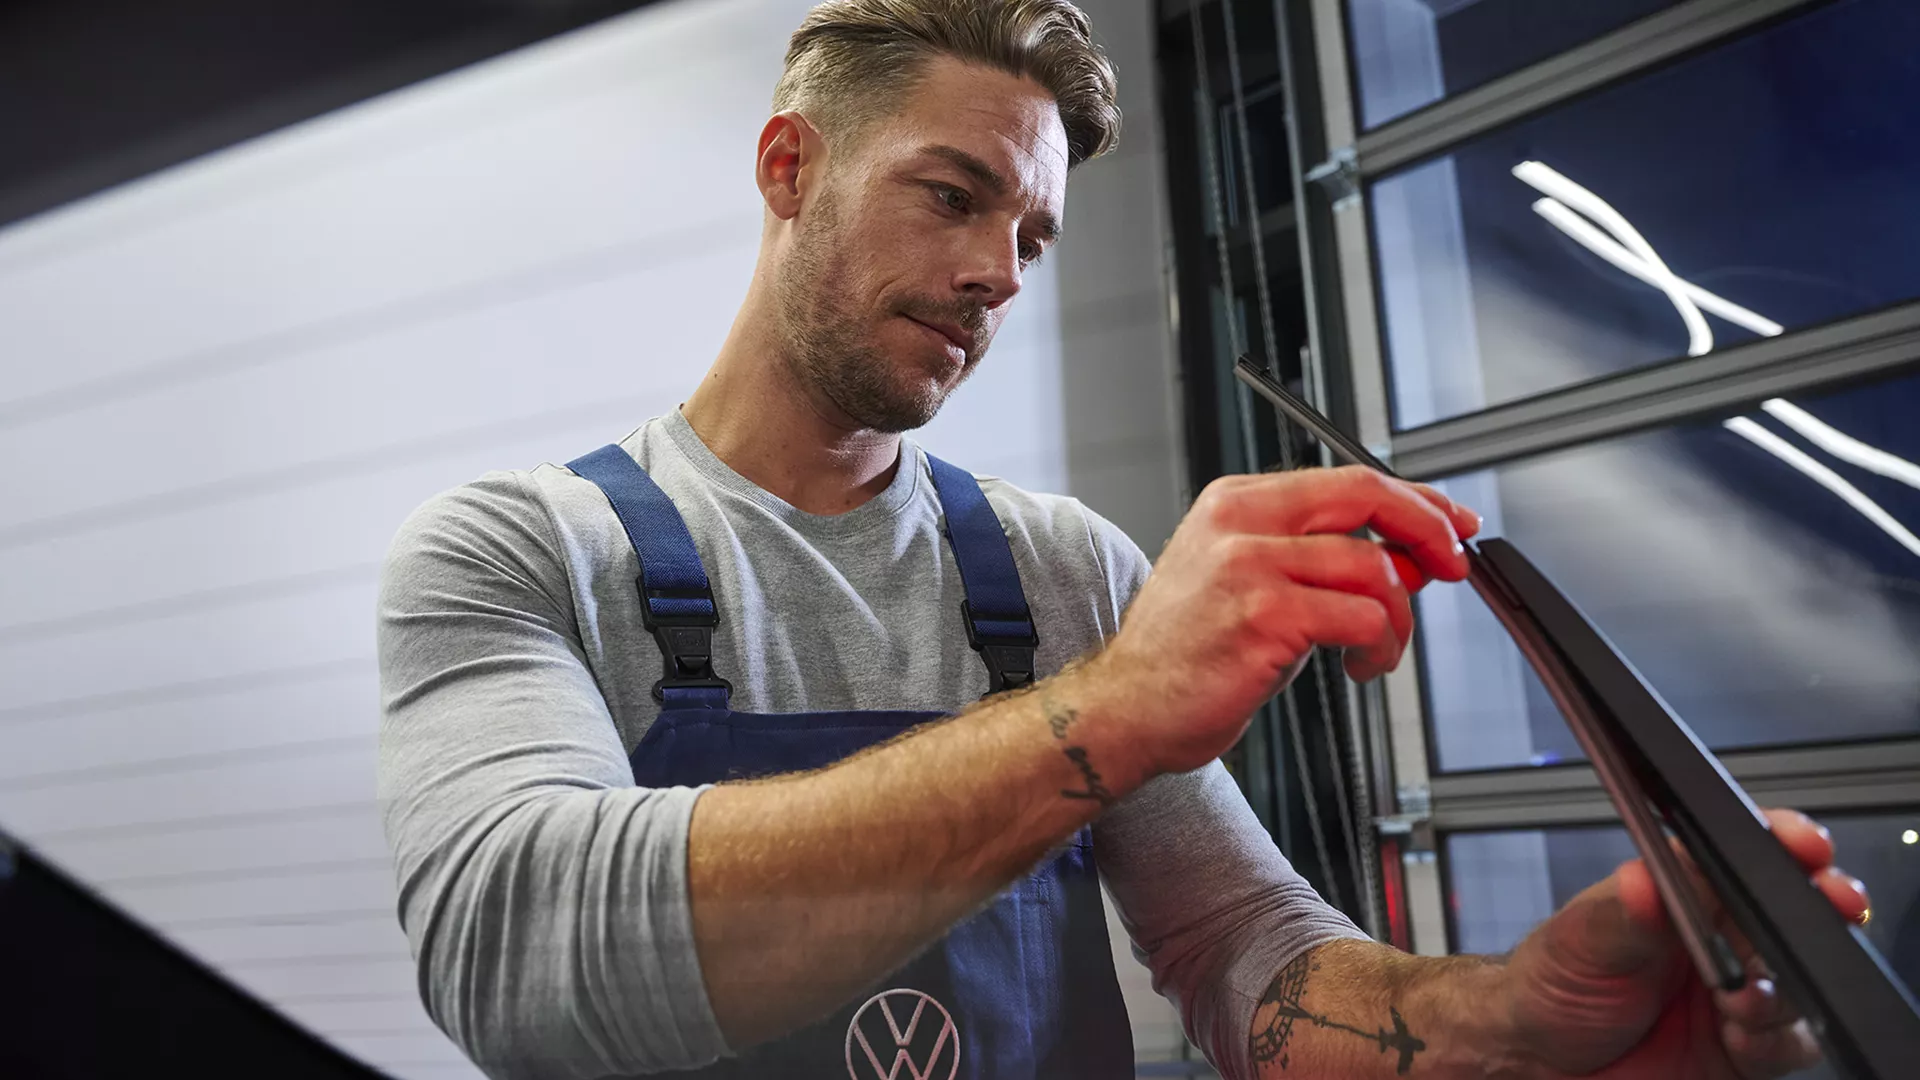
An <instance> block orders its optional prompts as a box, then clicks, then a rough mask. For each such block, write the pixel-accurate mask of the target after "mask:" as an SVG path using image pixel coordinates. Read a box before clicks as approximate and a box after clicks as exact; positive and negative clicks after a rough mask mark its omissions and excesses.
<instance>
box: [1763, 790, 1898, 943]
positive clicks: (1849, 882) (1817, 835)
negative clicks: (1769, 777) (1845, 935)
mask: <svg viewBox="0 0 1920 1080" xmlns="http://www.w3.org/2000/svg"><path fill="white" fill-rule="evenodd" d="M1766 814H1767V824H1768V825H1769V826H1771V827H1772V828H1773V835H1774V836H1776V837H1778V838H1779V840H1780V843H1781V845H1782V846H1783V847H1785V848H1786V849H1787V850H1788V851H1789V852H1791V853H1792V854H1793V857H1794V859H1795V860H1796V861H1798V862H1799V863H1800V866H1801V868H1802V869H1804V870H1806V871H1807V873H1808V874H1809V875H1811V876H1812V878H1813V883H1814V885H1815V886H1816V887H1817V888H1819V890H1820V891H1821V892H1822V893H1824V894H1825V895H1826V897H1827V901H1828V902H1829V903H1831V904H1832V905H1833V906H1834V908H1835V910H1837V911H1839V912H1840V915H1841V917H1843V918H1845V919H1846V920H1847V921H1849V922H1854V923H1862V924H1864V923H1865V922H1866V920H1867V913H1868V911H1869V910H1870V909H1871V904H1872V900H1871V898H1870V897H1869V896H1868V895H1867V886H1866V884H1865V883H1864V882H1862V881H1861V880H1860V879H1859V878H1856V877H1854V876H1853V875H1851V874H1848V873H1846V872H1844V871H1842V870H1839V869H1837V868H1835V867H1834V865H1833V855H1834V850H1833V834H1831V833H1829V832H1828V831H1827V829H1826V827H1825V826H1824V825H1821V824H1820V823H1819V822H1817V821H1815V820H1813V819H1812V818H1810V817H1808V816H1807V815H1805V814H1803V813H1801V812H1800V811H1798V810H1785V809H1770V810H1768V811H1767V812H1766Z"/></svg>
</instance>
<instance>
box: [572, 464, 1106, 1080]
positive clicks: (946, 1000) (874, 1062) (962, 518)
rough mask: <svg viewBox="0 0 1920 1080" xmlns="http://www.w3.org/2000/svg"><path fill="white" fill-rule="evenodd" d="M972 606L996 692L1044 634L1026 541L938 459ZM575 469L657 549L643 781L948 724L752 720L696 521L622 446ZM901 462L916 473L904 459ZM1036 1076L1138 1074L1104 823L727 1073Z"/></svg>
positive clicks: (712, 1072) (720, 773)
mask: <svg viewBox="0 0 1920 1080" xmlns="http://www.w3.org/2000/svg"><path fill="white" fill-rule="evenodd" d="M928 461H929V462H930V463H931V464H932V467H933V481H934V491H935V493H936V494H937V495H938V497H939V500H940V504H941V506H942V508H943V509H944V511H945V517H946V534H947V541H948V545H949V546H950V548H951V549H952V551H953V558H954V562H955V563H956V564H957V565H958V567H959V571H960V578H961V583H962V585H963V586H964V588H965V591H966V601H965V602H964V603H963V604H962V605H961V609H960V617H961V620H962V623H963V624H964V625H965V627H966V633H967V641H968V644H970V645H971V646H972V647H973V648H974V649H976V650H977V651H979V653H980V655H981V658H982V660H983V661H984V662H985V663H986V665H987V670H988V675H989V686H990V688H989V691H988V692H989V693H994V692H997V691H1001V690H1007V689H1012V688H1015V687H1019V686H1024V685H1026V684H1028V683H1030V682H1032V680H1033V678H1034V670H1033V668H1034V663H1033V657H1034V648H1035V646H1036V645H1037V644H1038V641H1039V638H1038V636H1037V634H1036V632H1035V628H1034V624H1033V619H1032V616H1031V614H1030V613H1029V611H1028V609H1027V601H1026V594H1025V593H1024V592H1023V591H1022V590H1021V588H1020V575H1019V572H1018V571H1017V570H1016V569H1015V568H1014V564H1013V552H1012V549H1011V548H1010V547H1009V546H1008V544H1007V538H1006V535H1005V533H1003V532H1002V531H1001V528H1000V521H999V519H998V518H997V517H995V516H994V513H993V509H992V507H990V506H989V505H988V504H987V499H986V496H985V495H984V494H983V493H982V492H981V490H980V485H979V483H978V482H977V481H976V480H974V478H973V476H972V475H971V474H969V473H967V472H965V471H963V470H961V469H957V468H955V467H953V466H952V465H949V464H947V463H946V462H943V461H940V460H938V459H935V458H933V457H932V456H931V455H929V456H928ZM568 467H569V468H571V469H572V470H573V471H574V472H575V473H577V474H579V475H580V476H582V477H584V478H586V479H587V480H590V481H592V482H593V483H594V484H596V485H598V486H599V487H600V489H601V490H602V491H604V492H605V493H606V495H607V500H608V501H609V502H611V503H612V504H613V509H614V512H615V513H616V514H618V515H619V518H620V523H621V525H622V526H624V527H625V529H626V532H627V538H628V539H629V540H631V541H632V542H633V546H634V551H635V553H636V554H637V555H638V556H639V559H640V582H639V588H640V599H641V609H642V611H643V613H644V619H645V622H646V626H647V629H648V630H649V631H651V632H652V633H653V635H654V639H655V640H656V641H657V642H659V644H660V651H661V656H662V659H663V661H664V667H665V670H664V674H663V677H662V678H661V680H660V681H659V682H658V683H656V684H654V689H653V694H654V697H655V699H656V700H658V701H659V702H660V715H659V718H658V719H656V720H655V721H654V722H653V726H652V727H651V728H650V729H648V731H647V734H646V737H645V738H643V739H641V740H640V745H638V746H636V747H635V748H634V750H633V754H632V755H631V758H630V760H631V762H632V765H633V777H634V780H635V781H636V782H637V783H639V784H640V785H641V786H644V787H664V786H669V785H692V784H708V783H718V782H720V781H723V780H730V779H737V778H742V777H752V776H766V775H771V774H775V773H787V772H795V771H799V770H803V769H814V768H819V767H821V766H825V765H829V764H831V763H833V762H835V761H838V760H840V759H842V758H845V757H847V756H849V755H851V754H853V753H855V752H856V751H859V750H861V749H864V748H866V747H868V746H871V745H873V744H875V743H878V742H881V741H884V740H886V739H888V738H891V737H892V736H894V735H897V734H899V733H900V732H902V731H904V730H906V729H907V728H911V727H914V726H915V725H918V724H923V723H926V722H927V721H929V720H933V719H937V718H938V717H939V716H941V715H942V714H940V713H929V712H904V711H902V712H884V711H872V712H869V711H861V712H815V713H744V712H735V711H733V710H731V709H729V708H728V707H727V699H728V694H729V691H730V690H731V686H730V685H729V684H728V682H727V681H726V680H725V679H724V678H721V677H720V675H719V674H718V673H717V672H715V671H714V669H713V663H712V660H713V655H712V635H713V628H714V627H715V626H716V625H718V623H719V609H718V607H717V606H716V605H715V603H714V600H713V591H712V588H711V587H710V586H709V584H708V581H707V575H706V571H705V569H704V568H703V567H702V566H701V563H700V556H699V554H698V552H697V551H695V549H694V544H693V537H692V535H691V534H690V533H689V532H688V531H687V526H686V522H685V521H684V520H683V519H682V518H681V517H680V514H679V511H677V510H675V509H674V506H673V502H672V500H671V499H669V498H668V497H667V494H666V493H665V492H664V491H662V490H661V489H660V487H659V485H657V484H655V483H654V482H653V479H652V478H651V477H650V476H648V475H647V473H646V471H645V470H644V469H642V468H641V467H640V466H639V464H638V463H636V462H635V461H634V459H633V458H632V457H631V456H630V455H628V454H627V452H626V451H625V450H623V449H621V448H620V447H619V446H617V445H615V446H606V447H602V448H601V449H599V450H596V451H594V452H593V453H591V454H588V455H586V456H585V457H582V458H580V459H578V460H576V461H573V462H570V463H569V464H568ZM902 467H903V468H905V467H907V466H906V464H905V463H904V462H903V463H902ZM843 1070H844V1072H845V1074H846V1075H848V1076H850V1077H852V1078H853V1080H958V1078H960V1077H967V1078H973V1080H1019V1078H1026V1077H1048V1078H1051V1077H1072V1078H1086V1080H1120V1078H1122V1077H1131V1076H1132V1075H1133V1039H1132V1034H1131V1031H1130V1029H1129V1027H1128V1023H1127V1013H1126V1006H1125V1004H1124V1002H1123V1001H1122V1000H1121V997H1120V987H1119V983H1118V981H1117V980H1116V978H1115V976H1114V970H1113V956H1112V953H1111V952H1110V951H1109V946H1108V942H1107V926H1106V917H1105V913H1104V911H1103V909H1102V907H1101V903H1100V885H1099V878H1098V875H1097V874H1096V872H1095V868H1094V862H1093V840H1092V830H1091V829H1082V830H1080V832H1079V834H1078V835H1077V836H1075V837H1074V838H1073V840H1072V841H1071V842H1070V843H1069V844H1068V845H1067V846H1066V848H1065V849H1064V850H1063V851H1062V852H1061V853H1060V854H1059V855H1058V856H1057V857H1054V858H1053V859H1051V861H1049V862H1047V863H1046V864H1045V865H1043V866H1041V867H1040V868H1039V869H1038V870H1037V871H1035V872H1034V873H1033V874H1032V875H1030V876H1029V877H1027V878H1025V879H1023V880H1021V881H1018V882H1016V883H1014V884H1013V885H1012V886H1010V887H1009V888H1008V889H1007V890H1006V891H1005V892H1004V893H1002V894H1001V896H1000V897H999V899H997V900H996V901H994V902H993V904H992V905H991V906H989V907H988V908H986V909H985V910H984V911H982V912H980V913H979V914H977V915H974V916H972V917H971V918H969V919H967V920H965V921H964V922H961V923H960V924H958V925H957V926H955V927H954V928H953V929H952V930H951V931H950V932H949V933H948V934H947V936H946V937H945V938H943V939H942V940H941V941H939V942H938V943H936V944H935V945H934V946H932V947H931V948H930V949H928V950H927V951H926V952H924V953H922V954H921V955H920V956H919V957H918V958H916V959H914V960H913V961H911V962H909V963H908V964H907V965H906V966H905V967H903V968H901V969H900V970H898V971H896V972H894V973H892V974H890V975H888V976H886V977H885V978H884V979H882V980H881V981H880V982H879V984H878V985H876V986H874V987H872V988H871V989H870V990H869V991H868V992H866V993H863V994H861V995H860V997H859V999H858V1000H855V1001H852V1002H848V1003H847V1004H846V1005H845V1006H844V1007H843V1008H841V1009H839V1010H838V1011H836V1012H835V1013H834V1014H833V1015H832V1016H829V1017H828V1018H826V1019H825V1020H822V1021H820V1022H819V1023H816V1024H813V1025H811V1026H809V1027H806V1028H804V1029H802V1030H800V1031H798V1032H795V1033H793V1034H791V1035H788V1036H786V1037H785V1038H782V1039H778V1040H775V1041H774V1042H771V1043H766V1044H763V1045H761V1046H757V1047H754V1048H752V1049H750V1050H749V1051H747V1052H746V1053H745V1054H744V1055H743V1056H741V1057H739V1058H735V1059H727V1060H722V1061H718V1062H715V1063H714V1064H712V1065H710V1066H707V1067H706V1068H703V1069H698V1070H694V1071H693V1072H692V1073H682V1074H676V1075H699V1076H710V1077H806V1078H809V1080H816V1078H833V1077H838V1076H840V1075H842V1072H843Z"/></svg>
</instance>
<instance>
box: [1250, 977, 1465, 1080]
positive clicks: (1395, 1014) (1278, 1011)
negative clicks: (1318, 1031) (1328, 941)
mask: <svg viewBox="0 0 1920 1080" xmlns="http://www.w3.org/2000/svg"><path fill="white" fill-rule="evenodd" d="M1319 970H1320V965H1319V964H1317V963H1315V962H1314V961H1313V954H1312V953H1304V954H1302V955H1301V956H1299V957H1296V958H1295V959H1294V961H1293V962H1292V963H1290V964H1288V965H1287V966H1286V967H1284V968H1281V969H1280V974H1278V975H1276V976H1274V977H1273V982H1271V983H1269V984H1268V985H1267V992H1266V993H1265V994H1264V995H1262V996H1261V998H1260V1004H1259V1005H1257V1006H1255V1007H1254V1010H1253V1035H1252V1041H1251V1044H1250V1045H1249V1047H1248V1054H1249V1056H1250V1057H1252V1058H1253V1064H1254V1071H1255V1072H1256V1073H1257V1072H1259V1071H1260V1067H1261V1066H1262V1065H1265V1064H1267V1063H1268V1062H1279V1063H1280V1068H1282V1069H1285V1068H1286V1067H1287V1066H1288V1065H1289V1064H1290V1062H1291V1060H1292V1058H1291V1054H1290V1053H1289V1051H1288V1046H1289V1044H1290V1043H1291V1042H1292V1040H1293V1028H1294V1024H1295V1023H1297V1022H1304V1023H1308V1024H1312V1025H1313V1026H1314V1027H1320V1028H1325V1029H1327V1030H1328V1031H1345V1032H1348V1033H1350V1034H1353V1035H1358V1036H1360V1037H1361V1038H1363V1039H1366V1040H1368V1041H1370V1042H1373V1043H1377V1044H1378V1045H1379V1047H1380V1052H1381V1053H1383V1054H1387V1053H1397V1054H1398V1055H1399V1061H1398V1063H1397V1065H1396V1067H1395V1069H1394V1071H1395V1072H1396V1073H1398V1074H1399V1075H1401V1076H1405V1075H1406V1074H1407V1070H1409V1069H1411V1068H1413V1056H1414V1055H1415V1054H1417V1053H1419V1052H1420V1051H1422V1050H1425V1049H1426V1048H1427V1044H1426V1043H1425V1042H1422V1041H1421V1040H1419V1039H1417V1038H1415V1037H1414V1035H1413V1033H1412V1032H1410V1031H1408V1030H1407V1022H1406V1021H1405V1020H1403V1019H1401V1017H1400V1010H1399V1009H1396V1008H1394V1007H1393V1006H1391V1005H1389V1006H1388V1007H1387V1014H1388V1015H1389V1016H1390V1017H1392V1019H1393V1030H1392V1031H1388V1030H1387V1029H1386V1028H1384V1027H1383V1028H1379V1029H1377V1030H1374V1031H1367V1030H1366V1029H1365V1028H1357V1027H1351V1026H1349V1025H1347V1024H1342V1023H1340V1022H1338V1021H1336V1020H1332V1019H1330V1018H1328V1017H1326V1016H1323V1015H1321V1014H1319V1013H1315V1012H1311V1011H1309V1010H1308V1009H1307V1007H1306V1006H1305V1005H1304V1004H1303V1002H1304V1001H1305V1000H1306V996H1307V980H1308V979H1309V978H1310V977H1311V976H1312V975H1313V973H1314V972H1316V971H1319Z"/></svg>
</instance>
